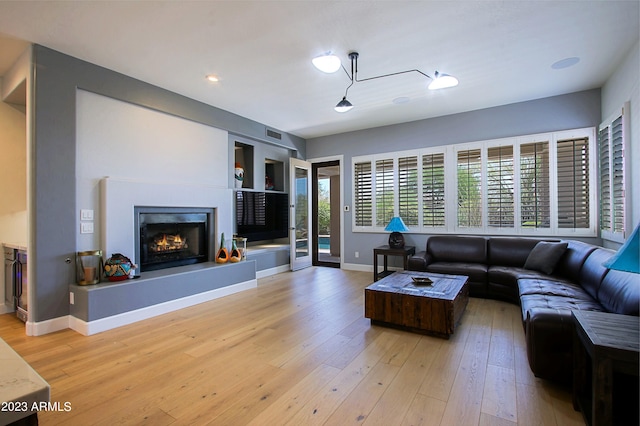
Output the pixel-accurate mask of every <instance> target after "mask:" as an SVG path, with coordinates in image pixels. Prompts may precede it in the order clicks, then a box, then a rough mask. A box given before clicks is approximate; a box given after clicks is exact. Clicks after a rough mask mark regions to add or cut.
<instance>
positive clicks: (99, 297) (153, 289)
mask: <svg viewBox="0 0 640 426" xmlns="http://www.w3.org/2000/svg"><path fill="white" fill-rule="evenodd" d="M246 283H253V285H254V286H255V283H256V262H255V261H253V260H245V261H242V262H238V263H225V264H215V263H213V262H207V263H199V264H196V265H187V266H179V267H176V268H169V269H162V270H158V271H150V272H145V273H143V274H142V275H141V277H140V278H136V279H129V280H126V281H118V282H109V281H105V282H102V283H99V284H95V285H88V286H79V285H76V284H71V285H69V291H70V292H71V293H73V298H74V301H73V304H71V305H70V315H71V316H72V317H75V318H77V319H78V320H81V321H84V322H86V323H92V322H99V321H100V320H107V321H109V320H111V319H113V318H114V317H117V316H119V315H120V316H122V314H127V313H132V312H134V311H138V310H143V309H145V308H152V309H153V307H154V305H159V304H163V303H165V302H174V301H180V300H181V299H182V300H187V299H186V298H190V297H194V298H195V299H197V298H198V295H200V294H202V293H206V292H211V291H214V290H219V289H224V287H229V286H233V285H236V284H246ZM206 300H207V299H206V296H205V297H203V300H202V301H206ZM196 303H200V302H198V301H193V300H189V301H188V302H185V307H186V306H189V305H193V304H196ZM161 313H162V312H161ZM149 316H153V315H147V316H146V317H149ZM115 322H116V323H117V321H115ZM129 322H131V321H129ZM109 328H113V327H109ZM90 334H91V333H90Z"/></svg>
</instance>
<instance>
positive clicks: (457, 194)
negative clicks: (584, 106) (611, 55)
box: [353, 120, 624, 237]
mask: <svg viewBox="0 0 640 426" xmlns="http://www.w3.org/2000/svg"><path fill="white" fill-rule="evenodd" d="M609 127H610V129H609V128H608V127H607V129H609V130H602V129H601V131H600V132H599V133H598V138H597V139H596V135H595V129H593V128H587V129H574V130H566V131H559V132H552V133H545V134H538V135H524V136H519V137H512V138H504V139H496V140H492V141H480V142H471V143H465V144H460V145H446V146H440V147H431V148H425V149H421V150H411V151H404V152H395V153H384V154H376V155H368V156H359V157H354V158H353V168H354V176H355V178H354V189H353V191H354V192H353V194H354V212H353V223H354V231H361V232H372V231H373V232H381V231H382V230H383V229H384V227H385V226H386V225H387V223H389V220H390V219H391V217H393V216H400V217H401V218H402V219H403V221H404V222H405V224H406V225H407V226H408V227H409V229H410V230H411V232H412V233H442V232H447V233H458V234H464V233H473V234H501V235H531V236H534V235H548V236H558V237H562V236H570V237H576V236H581V237H593V236H596V235H597V222H596V220H597V218H598V215H597V209H596V206H597V203H596V201H597V197H596V187H597V185H596V182H595V178H596V177H597V176H598V173H596V170H597V167H598V166H600V167H601V168H604V165H608V170H610V171H609V172H606V171H604V172H603V173H602V176H601V181H600V184H601V185H603V186H608V187H609V188H610V190H609V192H608V193H607V192H604V191H603V193H604V194H610V196H609V197H608V200H609V201H605V200H603V202H602V206H603V207H602V209H603V210H605V208H606V209H607V210H609V211H610V212H611V213H610V216H611V217H610V218H609V217H607V216H604V215H603V218H604V219H603V222H607V223H609V224H610V226H611V229H614V227H616V226H623V225H624V175H623V174H621V173H620V172H619V171H617V169H618V168H619V166H618V165H619V164H623V163H624V161H623V160H624V155H623V154H624V151H623V150H622V149H621V148H618V147H617V146H618V145H620V144H616V143H615V142H613V141H614V140H617V139H619V138H620V137H619V136H617V135H619V134H620V132H621V131H616V130H615V129H616V128H618V127H620V126H619V125H618V123H617V122H616V121H615V120H613V121H612V122H611V126H609ZM603 129H604V128H603ZM605 134H607V135H609V136H607V137H605ZM622 134H623V135H624V132H622ZM596 148H597V149H598V151H596ZM605 152H606V153H608V154H607V155H604V153H605ZM596 153H598V154H599V155H596ZM596 158H599V162H596V161H595V160H596ZM607 203H609V204H607ZM609 205H610V206H611V207H605V206H609ZM616 218H618V219H616ZM616 220H619V222H617V221H616ZM602 226H603V227H604V226H606V224H604V223H603V224H602Z"/></svg>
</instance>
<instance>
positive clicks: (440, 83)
mask: <svg viewBox="0 0 640 426" xmlns="http://www.w3.org/2000/svg"><path fill="white" fill-rule="evenodd" d="M457 85H458V79H457V78H455V77H453V76H451V75H449V74H440V73H439V72H438V71H436V72H435V78H434V79H433V80H432V81H431V83H429V86H428V88H429V90H437V89H446V88H447V87H455V86H457Z"/></svg>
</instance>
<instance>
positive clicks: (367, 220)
mask: <svg viewBox="0 0 640 426" xmlns="http://www.w3.org/2000/svg"><path fill="white" fill-rule="evenodd" d="M353 177H354V185H353V187H354V200H353V204H354V209H353V213H354V223H355V226H372V225H373V208H372V205H373V204H372V201H371V200H372V194H373V193H372V190H373V186H372V178H371V161H366V162H361V163H355V164H354V167H353Z"/></svg>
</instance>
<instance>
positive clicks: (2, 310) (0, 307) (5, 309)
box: [0, 303, 15, 314]
mask: <svg viewBox="0 0 640 426" xmlns="http://www.w3.org/2000/svg"><path fill="white" fill-rule="evenodd" d="M9 312H15V309H13V306H10V305H7V304H6V303H0V314H8V313H9Z"/></svg>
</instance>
